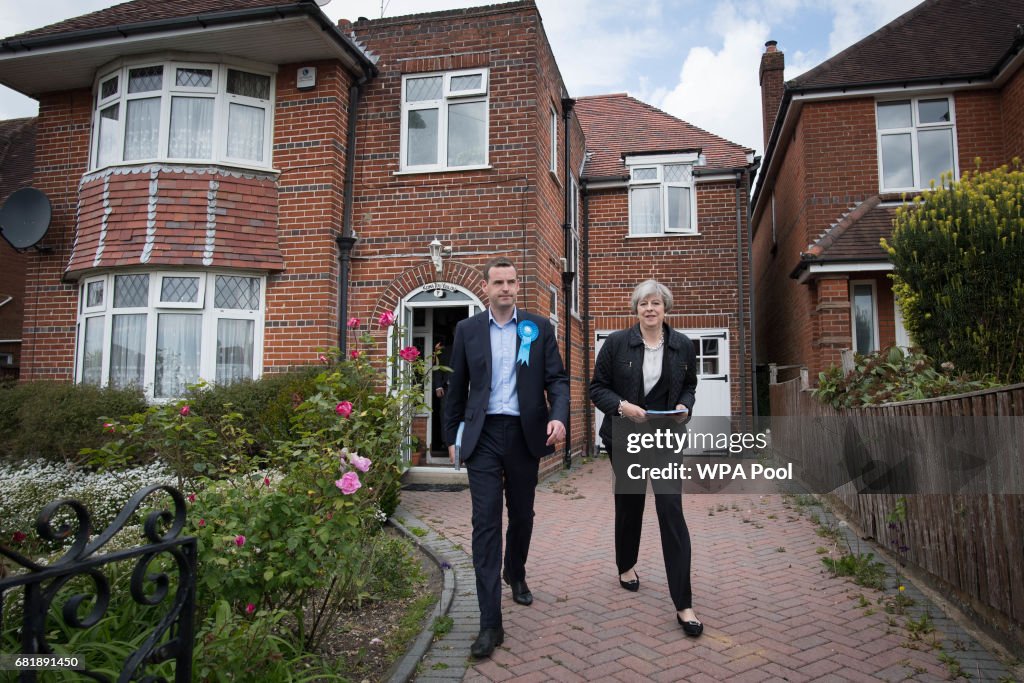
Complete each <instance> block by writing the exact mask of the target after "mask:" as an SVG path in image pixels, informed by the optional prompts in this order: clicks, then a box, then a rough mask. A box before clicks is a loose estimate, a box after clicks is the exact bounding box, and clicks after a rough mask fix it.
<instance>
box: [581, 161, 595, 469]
mask: <svg viewBox="0 0 1024 683" xmlns="http://www.w3.org/2000/svg"><path fill="white" fill-rule="evenodd" d="M587 183H588V181H586V180H583V179H582V178H580V201H581V203H582V204H583V211H582V216H581V218H582V222H583V234H582V235H580V263H581V264H583V297H582V298H583V395H584V396H590V347H591V344H590V259H589V258H583V255H584V254H588V255H589V254H590V188H589V187H588V184H587ZM585 405H586V408H585V409H584V411H583V420H584V422H583V424H584V429H586V444H587V446H586V450H584V451H583V455H584V457H586V456H596V455H597V441H596V439H594V423H593V419H594V411H593V410H591V409H590V404H589V402H588V403H586V404H585Z"/></svg>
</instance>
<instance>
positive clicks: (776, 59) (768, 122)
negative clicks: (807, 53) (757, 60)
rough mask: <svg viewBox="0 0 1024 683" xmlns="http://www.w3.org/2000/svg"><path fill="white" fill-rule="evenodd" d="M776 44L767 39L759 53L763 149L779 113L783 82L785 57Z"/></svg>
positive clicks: (766, 144) (766, 146)
mask: <svg viewBox="0 0 1024 683" xmlns="http://www.w3.org/2000/svg"><path fill="white" fill-rule="evenodd" d="M777 45H778V42H777V41H774V40H769V41H768V42H767V43H765V44H764V54H763V55H761V73H760V75H761V118H762V119H764V146H765V149H767V148H768V138H769V137H770V136H771V134H772V126H773V125H775V117H776V116H778V113H779V104H780V103H781V102H782V91H783V88H784V84H785V81H784V80H783V78H782V72H783V71H784V70H785V67H786V57H785V55H783V54H782V53H781V52H779V50H778V48H777V47H776V46H777Z"/></svg>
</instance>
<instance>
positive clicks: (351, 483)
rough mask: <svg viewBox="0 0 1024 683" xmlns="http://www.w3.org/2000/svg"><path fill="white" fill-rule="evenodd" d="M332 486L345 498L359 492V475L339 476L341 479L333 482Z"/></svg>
mask: <svg viewBox="0 0 1024 683" xmlns="http://www.w3.org/2000/svg"><path fill="white" fill-rule="evenodd" d="M334 485H335V486H337V487H338V488H339V489H341V492H342V493H344V494H345V495H346V496H348V495H351V494H353V493H355V492H356V491H358V490H359V487H360V486H362V484H360V483H359V475H358V474H356V473H355V472H346V473H345V474H343V475H341V479H339V480H338V481H336V482H334Z"/></svg>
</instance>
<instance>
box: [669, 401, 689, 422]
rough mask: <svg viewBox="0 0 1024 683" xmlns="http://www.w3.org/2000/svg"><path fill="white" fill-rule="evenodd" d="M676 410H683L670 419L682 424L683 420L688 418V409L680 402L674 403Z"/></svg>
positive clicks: (685, 420)
mask: <svg viewBox="0 0 1024 683" xmlns="http://www.w3.org/2000/svg"><path fill="white" fill-rule="evenodd" d="M676 410H681V411H683V412H682V413H680V414H679V415H673V416H672V419H673V420H675V421H676V422H678V423H679V424H683V423H684V422H687V421H688V420H689V419H690V409H689V408H687V407H686V406H684V405H683V404H682V403H677V404H676Z"/></svg>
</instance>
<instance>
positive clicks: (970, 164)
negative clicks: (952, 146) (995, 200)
mask: <svg viewBox="0 0 1024 683" xmlns="http://www.w3.org/2000/svg"><path fill="white" fill-rule="evenodd" d="M953 102H954V104H953V106H954V109H955V111H956V137H957V155H958V157H959V161H960V173H961V174H963V173H966V172H967V171H973V170H975V169H976V168H979V166H977V165H975V161H976V160H979V161H980V162H981V165H980V168H981V169H982V170H986V169H992V168H996V167H997V166H1000V165H1001V164H1005V163H1007V162H1008V161H1009V159H1008V158H1007V157H1006V152H1005V148H1004V146H1003V145H1004V140H1005V137H1006V136H1005V134H1004V132H1003V112H1002V102H1001V100H1000V97H999V93H998V92H997V91H995V90H971V91H967V92H960V93H956V95H955V96H954V98H953Z"/></svg>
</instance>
